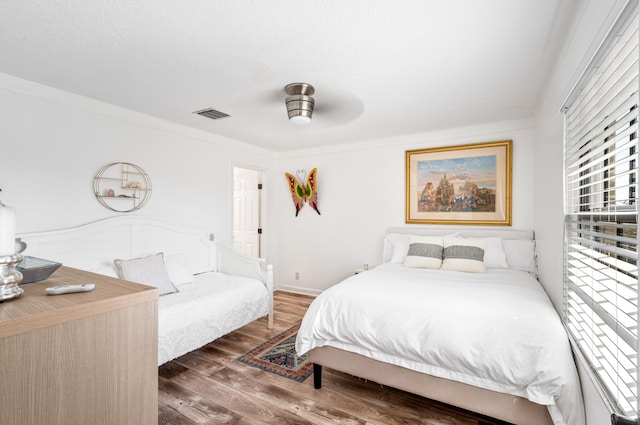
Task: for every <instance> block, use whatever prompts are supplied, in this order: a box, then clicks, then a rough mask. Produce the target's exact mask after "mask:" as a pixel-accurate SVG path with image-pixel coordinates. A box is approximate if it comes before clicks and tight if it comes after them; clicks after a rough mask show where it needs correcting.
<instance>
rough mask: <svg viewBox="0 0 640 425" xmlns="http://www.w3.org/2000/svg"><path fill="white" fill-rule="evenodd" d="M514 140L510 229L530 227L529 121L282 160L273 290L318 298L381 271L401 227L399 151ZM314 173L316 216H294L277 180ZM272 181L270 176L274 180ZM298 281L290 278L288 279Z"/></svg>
mask: <svg viewBox="0 0 640 425" xmlns="http://www.w3.org/2000/svg"><path fill="white" fill-rule="evenodd" d="M506 139H512V140H513V227H514V228H520V229H531V228H532V227H533V197H532V196H531V194H532V193H533V161H532V160H531V159H532V158H533V130H532V123H531V122H530V121H526V120H525V121H513V122H503V123H494V124H488V125H484V126H478V127H469V128H459V129H453V130H447V131H442V132H435V133H426V134H418V135H411V136H406V137H398V138H394V139H387V140H378V141H371V142H368V143H363V144H354V145H349V146H347V147H344V146H343V147H341V148H340V149H339V150H338V149H331V148H327V149H315V150H310V151H304V152H292V153H289V154H286V155H281V157H280V159H279V161H278V171H279V174H280V176H281V177H278V178H276V180H275V187H274V191H275V195H274V196H273V197H272V199H271V202H272V203H273V205H272V208H271V210H270V211H271V212H272V214H275V215H276V223H277V226H276V227H277V242H276V244H275V245H276V246H275V250H274V252H275V257H273V258H272V261H273V263H274V265H275V269H276V272H277V282H278V285H279V286H280V287H283V288H287V289H289V290H294V291H299V292H303V293H311V294H315V293H319V292H321V291H322V290H324V289H326V288H328V287H330V286H332V285H334V284H336V283H338V282H340V281H341V280H342V279H344V278H345V277H347V276H349V275H351V274H353V271H354V270H355V269H357V268H359V267H362V265H363V264H364V263H367V264H369V265H370V266H375V265H377V264H380V261H381V256H382V240H383V237H384V234H385V233H386V231H387V228H388V227H390V226H405V225H406V224H405V151H406V150H408V149H419V148H429V147H437V146H448V145H459V144H468V143H478V142H489V141H496V140H506ZM313 167H317V168H318V194H319V195H318V197H319V209H320V212H321V214H322V215H320V216H319V215H317V214H316V212H315V211H313V210H312V209H311V208H310V207H309V206H308V205H307V206H305V207H304V208H303V209H302V211H301V212H300V214H299V215H298V217H295V208H294V206H293V202H292V200H291V195H290V193H289V191H288V186H287V183H286V181H285V177H284V173H285V172H289V173H292V174H294V173H295V171H296V170H297V169H301V168H304V169H306V170H311V169H312V168H313ZM276 174H277V173H276ZM296 273H299V274H300V279H299V280H296V279H295V274H296Z"/></svg>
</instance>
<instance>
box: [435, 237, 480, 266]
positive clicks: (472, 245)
mask: <svg viewBox="0 0 640 425" xmlns="http://www.w3.org/2000/svg"><path fill="white" fill-rule="evenodd" d="M443 244H444V253H443V257H442V269H443V270H454V271H460V272H471V273H484V272H485V270H486V269H485V266H484V253H485V246H486V241H485V240H484V239H472V238H445V239H444V241H443Z"/></svg>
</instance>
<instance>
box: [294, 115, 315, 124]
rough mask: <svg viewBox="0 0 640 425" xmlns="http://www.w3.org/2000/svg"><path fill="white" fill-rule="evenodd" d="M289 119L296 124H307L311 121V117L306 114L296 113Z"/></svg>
mask: <svg viewBox="0 0 640 425" xmlns="http://www.w3.org/2000/svg"><path fill="white" fill-rule="evenodd" d="M289 121H291V122H292V123H294V124H296V125H307V124H309V123H310V122H311V117H307V116H305V115H294V116H292V117H289Z"/></svg>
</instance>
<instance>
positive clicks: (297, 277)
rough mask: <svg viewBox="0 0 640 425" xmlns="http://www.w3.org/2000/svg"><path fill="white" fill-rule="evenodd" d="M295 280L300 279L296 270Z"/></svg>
mask: <svg viewBox="0 0 640 425" xmlns="http://www.w3.org/2000/svg"><path fill="white" fill-rule="evenodd" d="M296 280H300V273H298V272H296Z"/></svg>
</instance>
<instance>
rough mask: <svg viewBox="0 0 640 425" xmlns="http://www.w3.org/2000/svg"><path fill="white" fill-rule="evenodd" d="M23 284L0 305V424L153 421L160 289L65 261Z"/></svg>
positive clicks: (95, 424)
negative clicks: (54, 290) (83, 288)
mask: <svg viewBox="0 0 640 425" xmlns="http://www.w3.org/2000/svg"><path fill="white" fill-rule="evenodd" d="M81 283H95V285H96V287H95V289H94V290H93V291H91V292H84V293H74V294H65V295H55V296H49V295H46V293H45V288H46V287H48V286H53V285H63V284H81ZM21 288H22V289H24V291H25V292H24V294H23V295H22V296H21V297H20V298H16V299H13V300H8V301H5V302H4V303H1V304H0V400H1V403H2V406H1V407H0V424H3V425H4V424H6V425H9V424H11V425H107V424H109V425H147V424H149V425H150V424H153V425H157V423H158V324H157V323H158V290H157V289H156V288H153V287H149V286H144V285H137V284H134V283H130V282H126V281H123V280H119V279H114V278H110V277H106V276H102V275H98V274H94V273H89V272H85V271H81V270H77V269H72V268H69V267H64V266H63V267H60V268H59V269H58V270H57V271H56V272H55V273H54V274H53V275H52V276H51V278H49V279H47V280H44V281H41V282H36V283H29V284H24V285H21Z"/></svg>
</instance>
